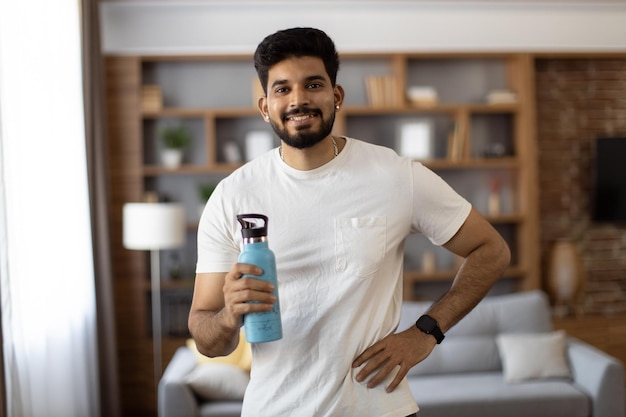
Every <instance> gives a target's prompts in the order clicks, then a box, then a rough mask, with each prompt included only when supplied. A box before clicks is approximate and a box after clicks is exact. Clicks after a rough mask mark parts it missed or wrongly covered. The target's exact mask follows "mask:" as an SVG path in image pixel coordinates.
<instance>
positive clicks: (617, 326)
mask: <svg viewBox="0 0 626 417" xmlns="http://www.w3.org/2000/svg"><path fill="white" fill-rule="evenodd" d="M554 328H555V329H562V330H565V331H566V332H567V334H568V335H569V336H573V337H576V338H578V339H580V340H583V341H585V342H587V343H589V344H590V345H593V346H595V347H597V348H598V349H600V350H602V351H604V352H606V353H608V354H609V355H611V356H614V357H616V358H617V359H619V360H620V361H621V362H622V363H623V364H624V365H625V366H626V315H616V316H581V317H568V318H555V319H554ZM625 389H626V388H625ZM624 394H625V398H626V392H625V393H624Z"/></svg>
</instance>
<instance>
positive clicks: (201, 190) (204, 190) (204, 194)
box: [198, 183, 217, 203]
mask: <svg viewBox="0 0 626 417" xmlns="http://www.w3.org/2000/svg"><path fill="white" fill-rule="evenodd" d="M215 187H217V184H213V183H210V184H200V185H198V196H199V197H200V201H201V202H202V203H206V202H207V201H209V197H211V194H213V191H215Z"/></svg>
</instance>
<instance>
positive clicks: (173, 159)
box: [161, 149, 183, 169]
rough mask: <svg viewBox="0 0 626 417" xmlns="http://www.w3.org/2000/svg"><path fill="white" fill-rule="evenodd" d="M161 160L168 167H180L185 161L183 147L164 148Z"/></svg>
mask: <svg viewBox="0 0 626 417" xmlns="http://www.w3.org/2000/svg"><path fill="white" fill-rule="evenodd" d="M161 162H163V165H165V167H166V168H169V169H175V168H178V167H179V166H180V164H181V163H182V162H183V151H182V149H163V150H162V151H161Z"/></svg>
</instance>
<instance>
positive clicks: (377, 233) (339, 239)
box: [335, 217, 387, 277]
mask: <svg viewBox="0 0 626 417" xmlns="http://www.w3.org/2000/svg"><path fill="white" fill-rule="evenodd" d="M386 245H387V221H386V218H385V217H353V218H338V219H335V254H336V269H337V271H339V272H345V273H349V274H355V275H357V276H360V277H365V276H367V275H370V274H372V273H374V272H376V271H377V270H378V269H379V268H380V265H381V263H382V261H383V258H384V257H385V250H386Z"/></svg>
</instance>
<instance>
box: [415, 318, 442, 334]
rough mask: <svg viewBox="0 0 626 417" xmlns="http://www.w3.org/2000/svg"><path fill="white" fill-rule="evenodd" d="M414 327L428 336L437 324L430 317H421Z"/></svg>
mask: <svg viewBox="0 0 626 417" xmlns="http://www.w3.org/2000/svg"><path fill="white" fill-rule="evenodd" d="M416 325H417V327H418V329H420V330H421V331H423V332H424V333H428V334H430V333H431V332H432V331H433V330H435V327H437V322H436V321H435V319H433V318H432V317H429V316H422V317H420V318H419V319H418V320H417V323H416Z"/></svg>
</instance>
